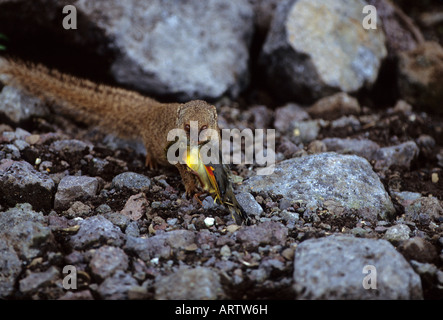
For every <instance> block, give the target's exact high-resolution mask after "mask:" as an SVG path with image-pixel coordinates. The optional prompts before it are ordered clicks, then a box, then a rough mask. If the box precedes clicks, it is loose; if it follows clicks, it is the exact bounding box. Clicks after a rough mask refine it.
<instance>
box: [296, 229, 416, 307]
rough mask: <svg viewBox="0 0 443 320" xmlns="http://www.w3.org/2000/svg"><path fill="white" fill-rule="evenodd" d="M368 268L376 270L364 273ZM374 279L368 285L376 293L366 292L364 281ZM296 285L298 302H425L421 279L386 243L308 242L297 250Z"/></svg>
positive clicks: (339, 239)
mask: <svg viewBox="0 0 443 320" xmlns="http://www.w3.org/2000/svg"><path fill="white" fill-rule="evenodd" d="M365 266H373V267H375V270H370V271H366V272H365V271H364V270H363V268H364V267H365ZM373 272H376V274H375V273H373ZM375 275H376V279H374V278H372V281H374V282H370V283H369V284H371V285H376V289H371V288H368V289H365V288H364V286H363V283H368V282H367V281H366V282H365V277H370V276H375ZM366 280H367V278H366ZM294 283H295V285H294V289H295V291H296V294H297V298H298V299H362V300H366V299H393V300H397V299H422V298H423V293H422V289H421V281H420V277H419V276H418V275H417V274H416V273H415V272H414V270H413V269H412V268H411V266H410V265H409V264H408V262H407V261H406V260H405V259H404V258H403V256H402V255H401V254H400V253H398V252H397V251H396V250H395V248H394V247H393V246H392V245H391V244H390V243H389V242H387V241H385V240H375V239H362V238H354V237H349V236H341V235H338V236H329V237H326V238H320V239H310V240H306V241H304V242H302V243H301V244H299V245H298V246H297V248H296V250H295V256H294Z"/></svg>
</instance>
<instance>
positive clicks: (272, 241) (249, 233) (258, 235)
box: [236, 221, 288, 250]
mask: <svg viewBox="0 0 443 320" xmlns="http://www.w3.org/2000/svg"><path fill="white" fill-rule="evenodd" d="M236 236H237V241H239V242H240V243H241V244H242V245H243V247H244V248H246V250H253V249H257V248H258V246H259V245H284V244H285V241H286V237H287V236H288V229H287V228H286V227H285V226H283V224H281V223H278V222H273V221H266V222H263V223H261V224H256V225H252V226H247V227H244V228H241V229H240V230H239V231H238V232H237V235H236Z"/></svg>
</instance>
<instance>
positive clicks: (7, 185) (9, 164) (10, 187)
mask: <svg viewBox="0 0 443 320" xmlns="http://www.w3.org/2000/svg"><path fill="white" fill-rule="evenodd" d="M53 191H54V182H53V181H52V179H51V178H50V177H49V176H48V175H47V174H44V173H41V172H38V171H37V170H35V169H34V167H33V166H32V165H30V164H29V163H28V162H26V161H12V160H2V161H1V162H0V199H1V200H2V201H4V203H6V204H7V205H9V206H15V205H16V204H17V203H25V202H27V203H30V204H31V205H32V206H33V207H34V208H35V209H36V210H42V209H43V210H49V209H51V208H52V199H53Z"/></svg>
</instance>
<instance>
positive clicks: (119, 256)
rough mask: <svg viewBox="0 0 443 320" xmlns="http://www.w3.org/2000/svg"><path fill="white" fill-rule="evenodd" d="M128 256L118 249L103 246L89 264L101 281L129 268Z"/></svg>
mask: <svg viewBox="0 0 443 320" xmlns="http://www.w3.org/2000/svg"><path fill="white" fill-rule="evenodd" d="M128 261H129V259H128V256H127V255H126V253H125V252H124V251H123V250H122V249H120V248H116V247H112V246H103V247H100V248H99V249H97V250H96V251H95V252H94V255H93V256H92V259H91V261H90V262H89V267H90V268H91V271H92V274H93V275H94V276H96V277H97V278H98V279H99V280H102V279H106V278H108V277H110V276H111V275H112V274H114V272H115V271H116V270H123V271H125V270H126V269H127V268H128Z"/></svg>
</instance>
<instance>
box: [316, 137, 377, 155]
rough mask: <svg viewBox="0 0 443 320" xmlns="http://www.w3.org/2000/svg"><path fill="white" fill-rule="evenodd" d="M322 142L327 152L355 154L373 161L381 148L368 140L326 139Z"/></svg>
mask: <svg viewBox="0 0 443 320" xmlns="http://www.w3.org/2000/svg"><path fill="white" fill-rule="evenodd" d="M322 142H323V143H324V144H325V145H326V149H327V151H334V152H338V153H344V154H355V155H357V156H360V157H363V158H365V159H366V160H371V159H373V158H374V155H375V153H376V152H377V150H378V149H379V148H380V147H379V145H378V144H377V143H375V142H373V141H371V140H368V139H361V140H360V139H349V138H347V139H342V138H326V139H323V140H322Z"/></svg>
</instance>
